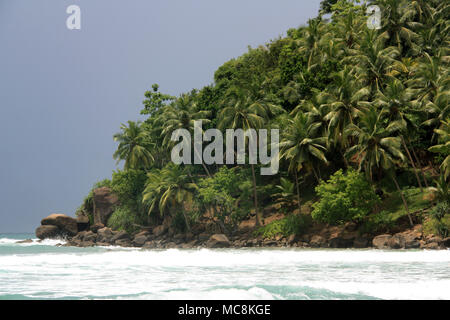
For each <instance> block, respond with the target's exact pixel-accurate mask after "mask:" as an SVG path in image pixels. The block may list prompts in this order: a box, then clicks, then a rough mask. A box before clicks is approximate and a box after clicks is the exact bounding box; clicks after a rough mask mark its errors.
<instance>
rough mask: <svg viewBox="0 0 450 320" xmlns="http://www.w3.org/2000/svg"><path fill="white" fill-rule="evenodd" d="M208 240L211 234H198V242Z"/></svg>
mask: <svg viewBox="0 0 450 320" xmlns="http://www.w3.org/2000/svg"><path fill="white" fill-rule="evenodd" d="M209 238H211V234H210V233H200V234H199V235H198V240H199V241H202V242H203V241H207V240H209Z"/></svg>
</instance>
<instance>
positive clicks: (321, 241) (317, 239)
mask: <svg viewBox="0 0 450 320" xmlns="http://www.w3.org/2000/svg"><path fill="white" fill-rule="evenodd" d="M309 245H310V246H311V247H313V248H320V247H325V246H326V240H325V238H324V237H322V236H319V235H315V236H313V237H312V238H311V241H309Z"/></svg>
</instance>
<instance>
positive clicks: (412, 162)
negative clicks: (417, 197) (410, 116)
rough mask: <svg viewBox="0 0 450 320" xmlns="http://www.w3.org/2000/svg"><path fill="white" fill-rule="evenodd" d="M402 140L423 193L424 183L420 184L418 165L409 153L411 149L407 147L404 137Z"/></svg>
mask: <svg viewBox="0 0 450 320" xmlns="http://www.w3.org/2000/svg"><path fill="white" fill-rule="evenodd" d="M401 139H402V144H403V148H405V150H406V153H407V154H408V158H409V161H411V164H412V167H413V170H414V174H415V175H416V179H417V182H418V183H419V188H420V192H422V193H423V187H422V182H420V178H419V175H418V174H417V169H416V165H415V164H414V161H413V158H412V157H411V153H410V152H409V149H408V147H407V146H406V143H405V139H404V138H403V136H401Z"/></svg>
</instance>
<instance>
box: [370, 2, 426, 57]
mask: <svg viewBox="0 0 450 320" xmlns="http://www.w3.org/2000/svg"><path fill="white" fill-rule="evenodd" d="M372 4H375V5H378V6H380V7H381V11H382V12H383V19H382V21H384V24H383V29H382V30H383V32H384V35H385V36H386V37H388V38H389V43H390V44H391V45H394V46H396V47H398V49H399V50H400V52H402V51H403V52H404V51H405V44H406V45H408V46H409V47H413V46H414V41H416V40H417V39H418V38H419V36H418V35H417V33H415V32H414V31H413V30H414V29H416V28H418V27H419V26H420V23H418V22H414V21H413V18H414V15H415V10H414V8H412V7H411V6H410V5H409V3H408V1H406V0H376V1H373V3H372Z"/></svg>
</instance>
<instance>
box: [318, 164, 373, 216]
mask: <svg viewBox="0 0 450 320" xmlns="http://www.w3.org/2000/svg"><path fill="white" fill-rule="evenodd" d="M316 192H317V195H318V196H319V197H320V200H319V201H318V202H316V203H314V204H313V208H314V210H313V212H312V217H313V219H315V220H318V221H321V222H326V223H330V224H342V223H345V222H347V221H355V222H359V221H361V220H362V219H363V218H364V217H365V216H367V215H368V214H369V213H370V212H371V211H372V210H373V208H374V206H375V205H377V204H378V203H380V198H379V197H378V196H377V195H376V194H375V191H374V190H373V188H372V187H371V185H370V184H369V182H367V180H366V179H365V177H364V175H363V174H361V173H358V172H356V171H354V170H352V169H350V170H348V171H347V173H345V174H344V173H343V172H342V170H339V171H337V172H336V173H335V174H333V175H332V176H331V178H330V180H328V181H327V182H325V181H321V182H320V184H319V185H318V186H317V187H316Z"/></svg>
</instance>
